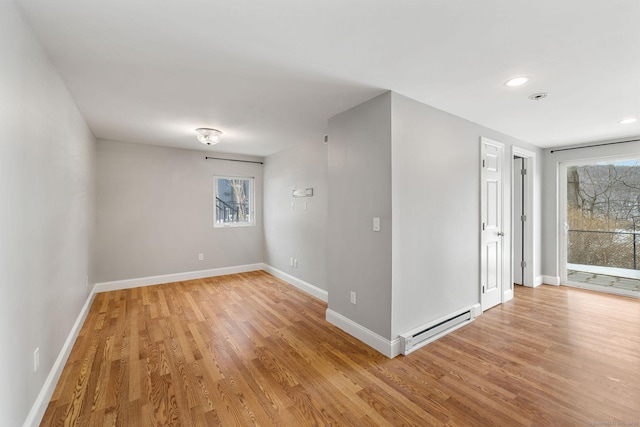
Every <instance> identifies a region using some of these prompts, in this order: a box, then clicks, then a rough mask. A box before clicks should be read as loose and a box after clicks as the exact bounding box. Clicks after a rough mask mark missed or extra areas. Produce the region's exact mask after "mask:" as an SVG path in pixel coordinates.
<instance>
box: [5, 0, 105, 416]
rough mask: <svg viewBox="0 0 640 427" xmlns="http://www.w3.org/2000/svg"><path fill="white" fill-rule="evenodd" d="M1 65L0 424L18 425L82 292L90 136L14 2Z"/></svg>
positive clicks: (89, 211) (90, 195) (89, 222)
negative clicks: (36, 358)
mask: <svg viewBox="0 0 640 427" xmlns="http://www.w3.org/2000/svg"><path fill="white" fill-rule="evenodd" d="M0 63H1V64H2V65H1V66H0V100H1V102H0V294H1V295H2V310H0V343H2V349H1V350H0V425H2V426H19V425H22V424H23V423H24V422H25V419H26V417H27V414H28V412H29V410H30V408H31V407H32V405H33V404H34V401H35V400H36V397H37V396H38V393H39V392H40V391H41V389H42V388H43V385H44V383H45V380H46V378H47V375H48V374H49V372H50V371H51V368H52V367H53V365H54V362H55V359H56V357H57V356H58V354H59V353H60V350H61V349H62V347H63V344H64V342H65V340H66V338H67V336H68V335H69V331H70V330H71V329H72V326H73V324H74V322H75V320H76V319H77V318H78V315H79V313H80V311H81V309H82V307H83V304H84V303H85V301H86V300H87V296H88V295H89V289H88V288H87V286H86V284H85V281H86V278H87V276H90V257H89V253H90V244H91V237H92V233H93V223H94V221H93V203H94V168H95V166H94V163H95V162H94V158H95V141H94V138H93V135H92V134H91V132H90V131H89V129H88V127H87V125H86V123H85V121H84V119H83V118H82V116H81V115H80V113H79V112H78V109H77V108H76V105H75V103H74V101H73V99H72V98H71V96H70V95H69V93H68V92H67V89H66V87H65V85H64V83H63V82H62V80H61V79H60V76H59V75H58V73H57V71H56V69H55V68H54V67H53V65H52V64H51V63H50V62H49V60H48V58H47V55H46V53H45V52H44V50H43V49H42V47H41V46H40V44H39V42H38V40H37V39H36V38H35V36H34V34H33V33H32V31H31V29H30V27H29V26H28V25H27V24H26V22H25V21H24V20H23V19H22V17H21V15H20V13H19V11H18V10H17V8H16V6H15V4H14V3H13V2H6V1H3V2H0ZM89 281H92V278H91V277H90V278H89ZM36 347H39V348H40V369H39V370H38V372H35V373H34V370H33V352H34V350H35V349H36Z"/></svg>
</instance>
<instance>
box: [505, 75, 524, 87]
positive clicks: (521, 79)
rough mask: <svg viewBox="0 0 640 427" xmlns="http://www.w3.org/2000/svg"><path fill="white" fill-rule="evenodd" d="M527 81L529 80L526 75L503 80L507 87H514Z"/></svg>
mask: <svg viewBox="0 0 640 427" xmlns="http://www.w3.org/2000/svg"><path fill="white" fill-rule="evenodd" d="M528 81H529V78H528V77H516V78H513V79H511V80H507V81H506V82H505V85H507V86H509V87H515V86H520V85H523V84H525V83H526V82H528Z"/></svg>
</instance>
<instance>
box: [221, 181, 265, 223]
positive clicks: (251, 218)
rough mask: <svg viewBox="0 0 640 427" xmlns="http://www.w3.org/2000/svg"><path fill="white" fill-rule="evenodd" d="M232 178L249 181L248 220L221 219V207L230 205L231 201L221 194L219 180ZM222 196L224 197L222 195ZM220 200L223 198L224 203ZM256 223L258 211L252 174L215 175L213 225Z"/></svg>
mask: <svg viewBox="0 0 640 427" xmlns="http://www.w3.org/2000/svg"><path fill="white" fill-rule="evenodd" d="M231 180H243V181H247V182H248V183H249V186H248V192H249V194H248V195H247V201H248V206H247V210H248V220H239V221H221V220H220V219H219V213H220V211H221V209H224V208H226V207H230V206H229V204H232V203H231V202H229V204H227V202H225V201H224V200H225V198H224V195H222V194H219V191H220V186H219V181H231ZM221 196H222V197H221ZM219 200H222V201H223V202H222V204H221V203H220V201H219ZM255 225H256V213H255V178H254V177H251V176H222V175H215V176H214V177H213V226H214V227H216V228H222V227H224V228H226V227H251V226H255Z"/></svg>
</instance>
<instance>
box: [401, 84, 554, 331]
mask: <svg viewBox="0 0 640 427" xmlns="http://www.w3.org/2000/svg"><path fill="white" fill-rule="evenodd" d="M391 101H392V128H393V137H392V141H393V143H392V147H393V149H392V158H393V165H392V168H393V181H392V182H393V331H392V338H395V337H396V336H397V335H398V334H400V333H403V332H406V331H408V330H411V329H413V328H415V327H418V326H422V325H424V324H425V323H428V322H430V321H432V320H435V319H437V318H439V317H441V316H443V315H447V314H450V313H451V312H453V311H455V310H458V309H461V308H464V307H466V306H469V305H471V304H475V303H478V302H479V301H480V285H479V283H480V281H479V280H480V279H479V278H480V231H479V223H480V137H486V138H489V139H493V140H495V141H497V142H500V143H503V144H504V145H505V151H504V155H505V168H507V170H508V171H510V170H511V168H512V165H513V162H512V161H511V160H510V158H511V146H512V145H516V146H518V147H521V148H525V149H527V150H530V151H534V152H536V153H537V156H538V157H541V156H542V151H541V150H540V149H538V148H537V147H534V146H532V145H530V144H527V143H525V142H522V141H519V140H517V139H515V138H512V137H509V136H507V135H504V134H501V133H498V132H495V131H493V130H491V129H488V128H485V127H482V126H480V125H478V124H475V123H472V122H469V121H467V120H465V119H462V118H460V117H457V116H454V115H451V114H449V113H446V112H444V111H441V110H438V109H436V108H433V107H430V106H428V105H425V104H422V103H420V102H417V101H414V100H412V99H409V98H407V97H404V96H402V95H399V94H396V93H393V94H392V98H391ZM538 164H540V162H538ZM538 172H539V171H538ZM509 176H510V172H509V173H508V174H507V176H506V179H505V181H506V182H505V183H504V194H505V205H506V206H510V203H511V198H510V192H511V185H510V184H511V182H510V178H509ZM538 176H540V175H539V173H538ZM538 188H539V185H538ZM536 216H538V217H539V216H540V211H539V210H538V212H537V213H536ZM504 226H505V232H506V233H507V237H506V238H505V243H506V245H505V250H507V251H509V250H510V245H509V242H510V236H509V230H510V218H509V217H508V216H507V217H505V224H504ZM538 230H539V229H538ZM536 238H537V239H539V238H540V235H539V233H538V235H537V236H536ZM539 268H540V267H539V266H538V270H539ZM537 274H538V275H539V272H538V273H537Z"/></svg>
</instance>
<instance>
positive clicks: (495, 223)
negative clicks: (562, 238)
mask: <svg viewBox="0 0 640 427" xmlns="http://www.w3.org/2000/svg"><path fill="white" fill-rule="evenodd" d="M481 152H482V155H481V157H482V168H481V170H482V172H481V182H482V184H481V191H480V203H481V222H482V225H481V228H482V231H481V244H482V250H481V257H480V258H481V272H480V273H481V279H480V285H481V286H482V289H481V292H482V293H481V295H482V296H481V304H482V310H483V311H484V310H487V309H489V308H491V307H494V306H496V305H498V304H500V303H501V302H502V282H503V277H504V256H503V253H504V239H503V237H504V228H503V221H504V218H503V213H504V197H503V191H502V187H503V181H504V179H503V176H502V168H503V164H504V162H503V160H504V146H503V145H502V144H500V143H497V142H494V141H490V140H488V139H485V138H482V149H481Z"/></svg>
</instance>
